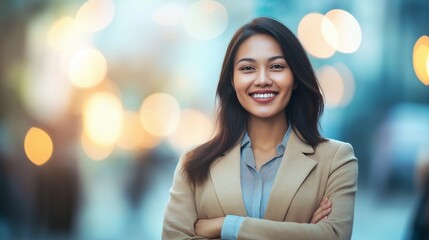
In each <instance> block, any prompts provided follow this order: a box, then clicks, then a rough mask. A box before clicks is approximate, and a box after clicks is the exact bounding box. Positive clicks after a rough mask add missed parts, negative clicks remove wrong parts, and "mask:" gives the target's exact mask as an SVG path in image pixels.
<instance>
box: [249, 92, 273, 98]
mask: <svg viewBox="0 0 429 240" xmlns="http://www.w3.org/2000/svg"><path fill="white" fill-rule="evenodd" d="M276 95H277V94H275V93H255V94H250V96H251V97H253V98H258V99H264V98H273V97H274V96H276Z"/></svg>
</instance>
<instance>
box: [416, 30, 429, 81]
mask: <svg viewBox="0 0 429 240" xmlns="http://www.w3.org/2000/svg"><path fill="white" fill-rule="evenodd" d="M413 66H414V72H415V73H416V75H417V77H418V78H419V80H420V81H421V82H422V83H423V84H425V85H429V37H428V36H421V37H420V38H419V39H418V40H417V41H416V43H415V44H414V50H413Z"/></svg>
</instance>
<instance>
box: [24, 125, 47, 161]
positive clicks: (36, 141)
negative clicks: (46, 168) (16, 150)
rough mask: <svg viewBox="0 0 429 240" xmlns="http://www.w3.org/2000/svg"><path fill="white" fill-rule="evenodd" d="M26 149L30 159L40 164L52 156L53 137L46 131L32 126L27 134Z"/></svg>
mask: <svg viewBox="0 0 429 240" xmlns="http://www.w3.org/2000/svg"><path fill="white" fill-rule="evenodd" d="M24 150H25V154H26V155H27V157H28V159H30V161H31V162H33V163H34V164H36V165H38V166H40V165H43V164H45V163H46V162H47V161H48V160H49V159H50V158H51V156H52V152H53V150H54V147H53V144H52V140H51V137H49V135H48V134H47V133H46V132H45V131H43V130H42V129H40V128H36V127H32V128H30V130H28V132H27V135H26V136H25V140H24Z"/></svg>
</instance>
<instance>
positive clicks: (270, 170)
mask: <svg viewBox="0 0 429 240" xmlns="http://www.w3.org/2000/svg"><path fill="white" fill-rule="evenodd" d="M291 129H292V128H291V126H290V125H289V127H288V130H287V131H286V133H285V135H284V136H283V140H282V141H281V143H279V144H278V145H277V147H276V156H275V157H274V158H273V159H271V160H270V161H268V162H266V163H265V164H264V165H262V166H261V168H260V169H259V171H258V170H256V164H255V157H254V156H253V151H252V142H251V141H250V138H249V135H247V133H246V134H245V135H244V136H243V139H242V140H241V149H240V151H241V157H240V177H241V190H242V193H243V202H244V207H245V208H246V213H247V216H249V217H252V218H263V217H264V214H265V210H266V208H267V204H268V200H269V197H270V193H271V189H272V187H273V184H274V180H275V178H276V175H277V172H278V169H279V167H280V163H281V160H282V157H283V154H284V151H285V149H286V144H287V141H288V139H289V136H290V132H291ZM243 221H244V218H243V217H241V216H235V215H227V216H226V218H225V221H224V223H223V225H222V232H221V238H222V239H237V237H238V233H239V231H240V227H241V224H242V223H243Z"/></svg>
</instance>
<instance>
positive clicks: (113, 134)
mask: <svg viewBox="0 0 429 240" xmlns="http://www.w3.org/2000/svg"><path fill="white" fill-rule="evenodd" d="M122 115H123V110H122V104H121V102H120V101H119V99H118V98H117V97H116V96H115V95H113V94H111V93H107V92H97V93H94V94H93V95H91V96H90V97H89V98H88V99H87V101H86V102H85V105H84V108H83V116H82V119H83V130H84V132H85V134H86V135H87V136H88V137H89V138H90V139H91V140H92V141H93V142H95V143H96V145H101V146H110V145H114V144H116V142H117V140H118V139H119V137H120V135H121V130H122V119H123V116H122Z"/></svg>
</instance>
